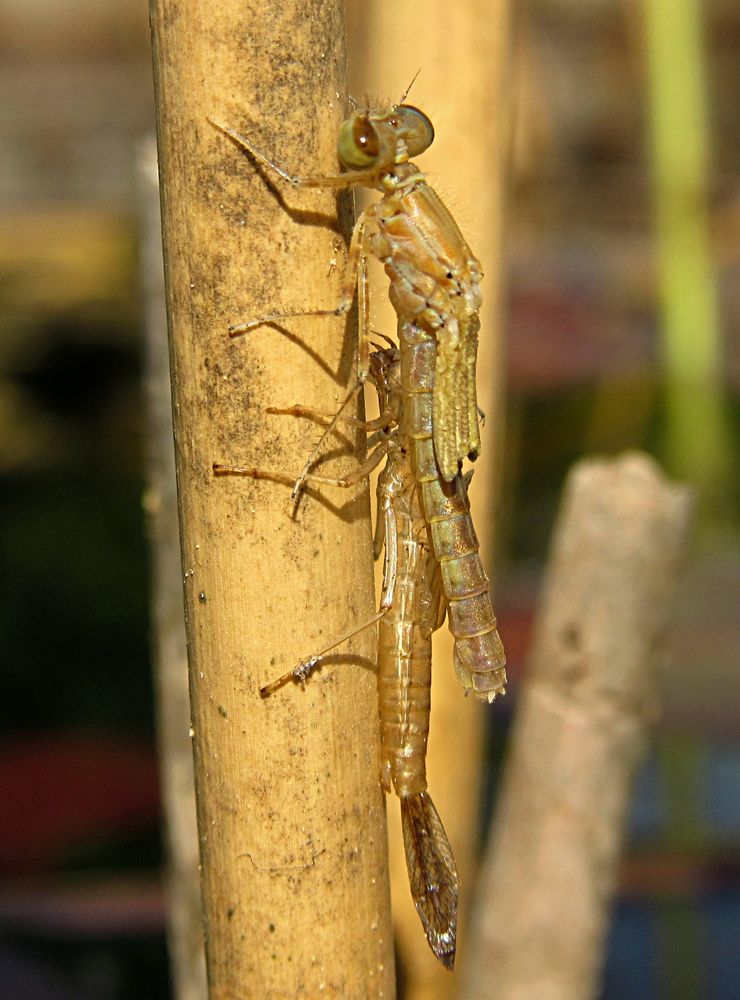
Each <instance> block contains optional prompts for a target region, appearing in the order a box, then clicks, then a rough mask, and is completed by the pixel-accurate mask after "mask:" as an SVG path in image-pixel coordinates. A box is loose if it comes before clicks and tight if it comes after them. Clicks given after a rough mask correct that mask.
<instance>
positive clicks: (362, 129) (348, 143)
mask: <svg viewBox="0 0 740 1000" xmlns="http://www.w3.org/2000/svg"><path fill="white" fill-rule="evenodd" d="M378 152H379V144H378V134H377V132H376V131H375V129H374V128H373V126H372V125H371V124H370V122H369V121H368V119H367V117H365V116H364V115H352V117H351V118H348V119H347V120H346V121H343V122H342V124H341V125H340V127H339V138H338V140H337V153H338V155H339V159H340V160H341V161H342V163H343V164H344V165H345V167H349V168H350V169H352V170H362V169H364V168H365V167H371V166H372V165H373V164H374V163H375V161H376V160H377V158H378Z"/></svg>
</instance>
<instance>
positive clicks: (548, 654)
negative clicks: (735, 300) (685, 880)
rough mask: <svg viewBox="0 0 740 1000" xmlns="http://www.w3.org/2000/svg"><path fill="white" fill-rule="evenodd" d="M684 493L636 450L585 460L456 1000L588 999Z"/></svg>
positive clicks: (644, 728) (553, 570)
mask: <svg viewBox="0 0 740 1000" xmlns="http://www.w3.org/2000/svg"><path fill="white" fill-rule="evenodd" d="M690 510H691V496H690V491H689V490H688V489H687V488H686V487H683V486H675V485H673V484H670V483H668V482H667V481H666V480H665V479H664V478H663V476H662V475H661V474H660V472H659V470H658V469H657V467H656V466H655V464H654V463H653V462H652V461H651V460H650V459H648V458H647V457H645V456H642V455H638V454H632V455H626V456H624V457H623V458H620V459H617V460H614V461H593V460H592V461H587V462H582V463H580V464H579V465H578V466H576V468H575V469H574V470H573V472H572V473H571V475H570V477H569V479H568V483H567V486H566V496H565V500H564V502H563V509H562V512H561V516H560V519H559V522H558V525H557V526H556V531H555V538H554V542H553V547H552V554H551V558H550V564H549V568H548V576H547V580H546V584H545V590H544V595H543V601H542V605H541V610H540V616H539V621H538V627H537V630H536V634H535V644H534V648H533V651H532V656H531V666H530V670H529V673H528V677H527V681H526V684H525V686H524V689H523V691H522V700H521V705H520V708H519V714H518V716H517V722H516V728H515V732H514V734H513V737H512V745H511V750H510V754H509V759H508V762H507V765H506V771H505V775H504V781H503V786H502V790H501V793H500V796H499V801H498V809H497V814H496V817H495V820H494V828H493V836H492V838H491V842H490V844H489V851H488V856H487V861H486V865H485V868H484V872H483V877H482V879H481V885H480V899H479V904H480V905H479V909H478V910H477V911H476V912H477V916H478V920H477V925H476V927H475V928H474V935H473V938H474V940H473V947H472V955H473V961H472V963H471V968H470V976H469V978H468V981H467V983H466V990H465V992H464V996H465V998H466V1000H483V998H488V997H490V996H491V985H490V984H491V983H493V982H495V983H496V987H495V995H496V1000H514V998H516V1000H524V998H527V1000H528V998H530V997H537V1000H587V998H590V997H594V996H596V995H598V982H599V976H600V972H601V964H602V947H603V940H604V936H605V932H606V926H607V918H608V913H609V907H610V903H611V900H612V897H613V895H614V890H615V885H616V879H617V864H618V860H619V852H620V847H621V843H622V837H623V830H624V822H625V816H626V810H627V807H628V804H629V799H630V790H631V785H632V779H633V777H634V774H635V770H636V768H637V766H638V764H639V762H640V761H641V760H642V758H643V756H644V753H645V749H646V745H647V739H648V735H649V732H650V730H651V728H652V724H653V722H654V720H655V718H656V715H657V711H658V693H657V685H656V668H657V666H658V656H657V655H656V651H657V648H658V646H659V640H660V638H661V636H662V632H663V629H664V626H665V623H666V619H667V614H668V610H669V607H670V602H671V598H672V596H673V592H674V587H675V583H676V579H677V568H678V562H679V559H680V556H681V553H682V549H683V545H684V541H685V538H686V533H687V528H688V522H689V517H690Z"/></svg>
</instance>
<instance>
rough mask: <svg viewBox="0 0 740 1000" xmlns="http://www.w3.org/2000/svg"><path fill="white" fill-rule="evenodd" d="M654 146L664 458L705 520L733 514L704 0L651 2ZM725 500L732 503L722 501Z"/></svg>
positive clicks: (647, 9)
mask: <svg viewBox="0 0 740 1000" xmlns="http://www.w3.org/2000/svg"><path fill="white" fill-rule="evenodd" d="M644 10H645V24H646V45H647V71H648V83H649V104H650V112H651V123H650V144H651V152H652V161H653V198H654V206H655V209H654V210H655V227H656V241H657V251H658V281H659V295H660V302H661V313H662V328H663V357H664V371H663V375H664V384H665V414H664V419H665V438H664V458H665V461H666V463H667V465H668V467H669V470H670V471H671V473H673V474H674V475H676V476H679V477H681V478H683V479H687V480H689V481H690V482H692V483H694V484H696V485H697V486H698V487H699V489H700V494H701V497H702V500H703V506H704V510H705V513H707V514H714V515H715V516H716V515H718V514H719V516H720V517H721V516H722V513H723V511H722V508H723V506H725V505H726V506H728V507H729V504H728V503H727V500H726V499H725V498H727V496H728V484H729V482H730V481H731V477H732V464H733V461H732V447H731V440H730V432H729V427H728V424H727V415H726V410H725V405H724V398H723V395H724V392H723V384H722V375H721V371H722V340H721V335H720V330H719V322H718V315H717V301H716V295H715V287H714V275H713V272H712V262H711V258H710V245H709V234H708V219H707V197H706V189H707V177H708V167H709V153H708V140H707V131H708V129H707V117H706V108H707V95H706V91H705V73H704V49H703V42H704V36H703V31H702V23H701V4H700V0H645V6H644ZM723 500H724V503H723Z"/></svg>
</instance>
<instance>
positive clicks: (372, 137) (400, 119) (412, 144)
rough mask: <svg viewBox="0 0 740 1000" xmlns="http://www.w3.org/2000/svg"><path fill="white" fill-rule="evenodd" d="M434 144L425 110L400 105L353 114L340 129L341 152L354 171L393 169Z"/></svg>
mask: <svg viewBox="0 0 740 1000" xmlns="http://www.w3.org/2000/svg"><path fill="white" fill-rule="evenodd" d="M433 141H434V127H433V126H432V123H431V122H430V121H429V119H428V118H427V116H426V115H425V114H424V112H423V111H420V110H419V109H418V108H415V107H413V105H411V104H398V105H394V106H393V107H391V108H385V109H383V110H382V111H377V112H375V111H357V110H355V111H353V112H352V114H351V115H350V117H349V118H347V119H345V121H343V122H342V124H341V126H340V128H339V138H338V141H337V152H338V154H339V159H340V160H341V161H342V163H343V164H344V166H345V167H347V168H349V169H350V170H371V169H372V168H373V167H376V168H378V170H384V169H390V167H392V166H393V165H394V164H396V163H404V162H405V161H406V160H408V159H410V158H411V157H412V156H419V154H420V153H423V152H424V150H425V149H428V148H429V146H431V144H432V142H433Z"/></svg>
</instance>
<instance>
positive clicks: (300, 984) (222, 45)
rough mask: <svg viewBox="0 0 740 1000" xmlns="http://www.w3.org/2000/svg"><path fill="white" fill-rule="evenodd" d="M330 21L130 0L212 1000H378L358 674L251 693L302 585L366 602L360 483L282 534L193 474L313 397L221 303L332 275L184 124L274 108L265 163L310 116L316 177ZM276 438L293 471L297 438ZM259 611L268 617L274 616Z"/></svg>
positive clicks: (296, 359)
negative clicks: (148, 104) (136, 38)
mask: <svg viewBox="0 0 740 1000" xmlns="http://www.w3.org/2000/svg"><path fill="white" fill-rule="evenodd" d="M342 17H343V3H341V2H340V0H319V2H317V3H314V4H311V5H310V10H308V9H306V5H305V4H300V3H298V2H296V0H285V2H284V3H281V4H278V5H275V4H271V3H269V2H268V0H250V3H249V4H244V3H243V2H242V0H222V2H220V3H219V4H218V5H213V4H185V5H182V4H178V3H176V2H174V0H156V2H155V3H154V4H153V11H152V21H153V28H154V35H155V55H156V60H157V64H156V65H157V92H158V97H157V102H158V114H159V122H158V131H159V140H160V143H159V145H160V149H159V162H160V170H161V177H162V188H163V208H164V218H163V232H164V236H165V253H166V256H167V268H166V272H167V285H168V307H169V327H170V336H171V359H172V372H173V399H174V402H175V407H174V414H175V440H176V451H177V463H178V486H179V494H180V521H181V527H182V535H181V538H182V558H183V566H184V571H185V572H184V574H183V575H184V584H185V604H186V616H187V634H188V655H189V660H190V687H191V702H192V710H193V742H194V746H195V762H196V784H197V799H198V823H199V831H200V838H201V862H202V885H203V905H204V914H205V920H206V927H207V960H208V978H209V988H210V991H211V997H212V1000H233V998H235V997H245V996H250V997H251V996H254V997H268V996H276V997H278V996H281V997H282V996H285V997H298V996H301V995H305V996H309V997H318V996H322V997H337V998H338V997H342V998H345V997H362V996H380V995H382V996H384V997H386V998H390V997H392V996H393V995H394V989H395V987H394V982H395V976H394V963H393V950H392V933H391V927H390V899H389V893H388V880H387V874H386V873H387V835H386V825H385V810H384V808H383V798H382V794H381V791H380V789H379V787H378V781H377V774H378V770H379V742H380V741H379V734H378V732H377V725H376V724H374V715H375V712H376V705H377V692H376V686H375V680H374V678H373V677H371V676H368V675H367V673H366V672H358V673H359V675H358V676H350V672H345V673H344V674H341V672H340V675H339V676H338V677H337V678H336V681H335V683H334V684H332V685H331V686H326V687H325V688H324V689H323V690H321V689H320V688H319V686H318V685H317V686H316V687H314V688H312V689H311V690H310V691H309V692H308V693H307V696H306V697H305V698H300V699H298V698H291V697H290V696H288V697H285V698H281V699H274V700H273V701H271V702H264V701H262V700H260V698H259V697H258V696H257V693H256V685H255V684H254V679H255V677H256V676H257V674H258V671H259V670H261V669H262V668H263V667H264V655H265V643H266V638H267V637H268V636H269V641H270V654H271V655H272V656H274V657H275V659H276V662H278V663H282V662H284V663H289V662H292V660H293V659H294V658H295V655H296V650H297V649H300V648H301V646H302V643H303V641H304V640H302V639H301V636H305V635H307V634H310V631H311V630H312V629H315V628H316V610H317V609H316V607H315V606H313V605H311V606H309V605H308V604H307V602H306V601H305V599H304V596H303V588H304V587H305V581H306V580H307V579H309V578H311V579H313V580H315V581H316V585H317V586H320V588H321V593H322V598H323V600H324V601H325V602H326V603H325V606H323V607H322V608H321V619H322V624H323V625H324V627H326V628H327V630H328V631H329V633H334V632H335V631H340V630H341V629H342V628H343V627H344V626H345V625H346V623H347V621H348V620H354V618H353V616H354V615H358V616H359V617H364V616H365V615H366V614H367V613H368V612H369V611H370V610H371V609H372V608H373V606H374V597H373V586H372V572H371V563H372V559H371V551H370V545H369V539H368V525H369V513H370V511H369V502H368V500H369V498H368V496H367V491H362V490H358V493H357V496H356V497H355V498H353V509H352V514H353V516H352V517H350V518H346V519H344V520H340V519H338V518H336V517H334V516H333V515H332V514H331V512H330V511H328V510H327V509H325V508H323V507H321V506H320V505H318V504H317V505H312V508H311V511H310V516H307V517H306V518H304V519H303V521H302V523H301V524H300V525H297V524H296V523H295V522H293V521H291V520H290V518H287V517H285V518H281V517H277V516H276V511H275V504H279V502H280V499H279V498H280V491H279V489H278V488H271V487H270V486H269V485H266V486H265V487H264V491H262V490H259V489H258V488H257V487H255V486H252V487H251V492H252V493H254V494H255V496H249V495H248V492H249V491H245V490H243V489H238V488H234V486H235V484H233V483H230V484H214V482H213V478H212V473H211V469H210V466H211V463H212V461H213V457H214V448H215V447H216V446H217V444H216V442H221V445H222V446H223V447H224V448H225V449H227V450H228V453H229V454H231V455H234V456H236V455H237V449H238V448H239V447H240V443H241V442H244V440H245V439H246V440H248V441H249V444H250V448H252V449H253V454H254V456H255V464H257V463H258V462H259V461H260V456H261V457H262V460H264V458H263V456H264V454H265V453H267V452H269V451H270V450H271V449H272V448H274V442H273V441H272V440H270V438H269V436H268V430H269V428H268V427H267V426H266V424H265V421H264V419H263V418H262V411H263V407H264V406H266V405H267V404H268V403H269V402H274V400H275V398H276V393H277V392H278V391H284V392H287V393H288V394H289V397H290V398H294V399H306V398H307V396H308V394H309V393H311V394H312V400H311V401H312V402H314V403H315V404H316V405H317V406H323V407H325V408H330V407H332V406H333V405H334V389H335V385H334V383H333V382H332V380H331V379H329V378H326V379H317V378H316V371H315V368H314V366H313V363H312V362H310V361H309V359H308V358H307V357H306V356H305V355H304V353H303V352H301V351H295V352H292V353H291V355H290V357H289V358H287V359H286V357H285V353H283V355H282V356H264V355H263V356H261V357H259V358H258V359H256V363H255V364H252V365H250V367H249V370H248V376H249V378H248V381H247V380H246V379H245V374H247V373H246V372H245V366H244V363H243V358H241V357H240V352H238V351H227V350H225V343H224V327H225V319H224V316H225V314H233V309H234V306H233V303H234V302H237V301H242V302H244V301H245V297H246V299H247V300H249V301H252V302H253V303H254V305H253V310H254V311H255V312H257V311H260V310H261V309H263V308H264V303H265V302H266V299H265V297H264V296H265V295H270V294H271V290H272V288H273V287H274V286H273V284H272V283H271V282H270V280H269V276H270V275H274V274H276V273H280V275H281V282H280V287H281V288H282V289H283V293H284V294H285V295H286V301H288V299H287V297H288V296H293V297H294V298H293V299H292V301H295V302H298V303H303V302H305V301H307V300H308V297H309V296H310V295H311V294H312V290H313V289H315V288H316V287H318V286H319V285H320V284H321V283H322V282H327V283H328V284H329V285H331V286H332V287H334V279H333V277H331V276H327V258H328V257H329V256H330V255H331V253H332V249H331V243H332V238H333V237H334V233H331V234H330V233H328V232H327V230H326V229H325V228H324V227H320V226H298V225H296V224H295V220H294V219H291V218H290V217H289V216H288V214H287V213H286V212H285V211H284V209H283V208H282V207H281V206H280V204H279V203H278V202H277V201H276V199H275V198H274V194H273V192H272V191H271V190H269V189H268V188H267V187H266V186H265V184H264V183H263V182H262V181H261V180H260V178H259V177H258V176H256V175H253V174H250V175H249V176H247V177H245V176H244V171H242V172H241V173H240V176H236V172H235V170H234V162H233V161H234V159H235V158H234V156H233V151H232V150H231V149H230V148H229V149H227V148H225V147H224V143H223V142H221V141H219V140H218V139H217V137H216V135H215V133H214V132H213V130H212V129H211V128H210V127H209V126H208V124H207V122H206V118H207V115H208V114H213V113H214V111H216V110H218V111H219V114H221V115H222V116H227V115H230V114H232V113H233V110H232V109H233V107H234V106H236V104H237V102H238V104H239V105H240V106H242V107H246V108H248V109H249V110H248V111H247V112H245V113H246V114H249V115H250V116H251V117H254V118H258V119H262V118H270V119H271V120H275V114H276V112H277V110H278V109H289V112H286V113H285V114H284V115H283V116H282V117H281V118H280V122H279V126H280V142H281V148H283V149H284V150H285V155H286V156H288V157H296V158H298V157H299V156H300V155H301V148H302V147H301V143H302V135H303V131H302V130H303V125H304V123H305V122H306V121H307V120H310V121H311V122H312V124H313V125H314V129H313V133H312V146H311V157H312V160H313V162H315V163H316V164H317V168H318V169H325V170H327V172H329V171H330V170H331V169H332V165H333V163H334V162H335V160H334V151H333V147H334V142H335V137H336V130H337V127H338V125H339V121H338V119H337V113H338V112H337V103H336V95H337V94H338V93H343V92H344V91H345V85H344V78H343V66H344V61H345V57H344V52H343V41H342ZM317 38H321V39H322V43H323V42H324V41H326V43H327V44H326V46H325V47H324V45H323V44H322V47H321V48H319V46H317V44H316V39H317ZM304 195H305V204H306V207H307V209H308V210H309V211H311V212H315V213H318V214H319V215H320V216H325V217H331V216H335V215H336V213H337V209H339V212H340V220H339V222H340V227H341V229H342V232H343V233H346V234H347V235H349V232H350V231H351V226H347V225H345V224H344V223H347V222H348V221H349V218H348V217H349V212H348V205H347V201H348V199H341V200H340V203H339V205H337V200H336V199H335V198H333V197H332V196H331V193H328V192H318V191H314V192H305V193H304ZM304 255H305V259H304ZM266 276H267V277H266ZM328 294H329V295H330V296H331V297H332V298H333V292H329V293H328ZM307 325H311V324H309V323H307ZM313 325H314V326H315V327H316V330H315V331H314V337H315V340H314V341H313V343H314V347H315V349H316V351H317V352H318V353H319V354H320V355H321V356H322V357H323V358H325V359H326V363H327V365H328V366H329V367H330V368H331V369H333V370H336V371H339V372H342V371H345V372H346V371H349V367H350V359H351V355H352V351H353V344H352V338H351V337H350V336H349V335H348V332H347V330H346V329H345V327H346V324H344V323H342V322H335V323H334V322H332V321H331V320H327V321H325V322H317V323H316V324H313ZM286 360H287V361H288V363H284V362H285V361H286ZM278 386H279V387H280V388H279V389H278ZM284 446H285V449H286V452H285V454H286V462H288V463H289V466H290V467H294V466H295V467H298V466H299V465H300V464H301V463H302V461H303V460H304V458H305V453H304V451H303V449H302V448H301V447H300V443H299V442H296V444H295V447H294V448H292V443H291V442H285V445H284ZM240 485H243V484H240ZM245 493H246V494H247V495H245ZM258 493H259V494H261V495H260V496H259V497H257V496H256V494H258ZM322 538H323V539H324V540H326V539H327V538H330V544H326V545H324V546H321V542H320V540H321V539H322ZM317 548H320V551H319V552H318V553H317ZM278 615H281V616H285V619H286V620H288V621H290V625H291V627H290V628H289V629H285V628H280V627H276V621H277V616H278ZM371 639H372V637H371V636H369V635H365V636H358V637H357V640H356V645H354V644H353V653H354V654H356V655H357V656H359V657H363V658H367V657H370V656H374V655H375V649H374V646H373V644H372V642H371ZM299 701H300V704H298V702H299ZM348 734H351V739H348ZM328 773H331V781H328V780H327V777H326V776H327V774H328ZM318 790H320V794H317V791H318ZM348 803H352V806H351V808H348V805H347V804H348Z"/></svg>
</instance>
